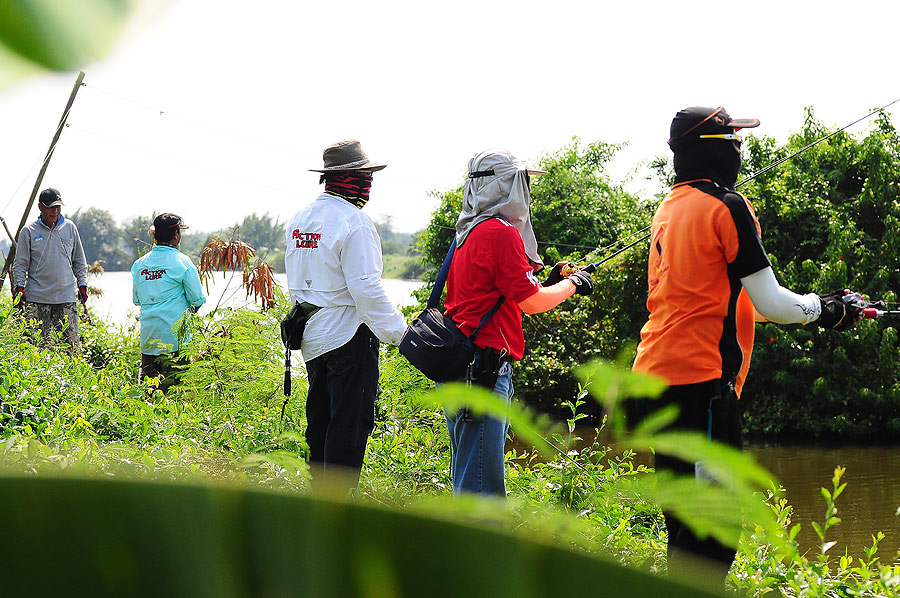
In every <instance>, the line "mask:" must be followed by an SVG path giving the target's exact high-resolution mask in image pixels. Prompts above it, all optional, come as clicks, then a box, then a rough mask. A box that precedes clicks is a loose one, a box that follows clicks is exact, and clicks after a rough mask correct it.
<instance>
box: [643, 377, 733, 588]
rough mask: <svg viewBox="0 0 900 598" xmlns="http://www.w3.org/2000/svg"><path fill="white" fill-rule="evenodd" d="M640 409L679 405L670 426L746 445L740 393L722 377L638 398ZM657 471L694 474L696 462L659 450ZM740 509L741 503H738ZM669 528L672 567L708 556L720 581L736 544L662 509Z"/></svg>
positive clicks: (728, 565)
mask: <svg viewBox="0 0 900 598" xmlns="http://www.w3.org/2000/svg"><path fill="white" fill-rule="evenodd" d="M638 404H639V405H640V406H639V407H638V411H639V412H641V411H642V410H644V411H643V413H646V411H645V410H646V409H657V408H661V407H664V406H667V405H672V404H674V405H677V406H678V408H679V415H678V419H676V420H675V421H674V422H673V423H672V424H671V425H670V426H669V428H668V430H688V431H692V432H700V433H702V434H703V435H704V436H707V435H708V436H709V437H710V438H711V439H712V440H714V441H716V442H719V443H722V444H727V445H729V446H732V447H734V448H737V449H739V450H740V449H742V448H743V432H742V427H743V424H742V421H741V412H740V410H739V409H738V405H737V396H736V395H735V392H734V389H733V387H731V386H730V385H727V384H725V383H724V382H722V381H721V380H709V381H707V382H700V383H697V384H684V385H675V386H670V387H669V388H668V389H666V391H665V392H664V393H663V395H662V397H660V398H659V399H658V400H655V401H651V400H643V401H639V402H638ZM654 460H655V466H656V469H657V471H670V472H672V473H675V474H677V475H690V476H693V475H695V464H694V463H688V462H686V461H682V460H681V459H676V458H674V457H670V456H668V455H662V454H659V453H657V454H656V457H655V459H654ZM735 508H736V509H739V508H740V507H739V506H737V505H736V506H735ZM663 516H664V517H665V520H666V529H668V531H669V545H668V562H669V570H670V571H674V570H675V569H676V568H677V567H679V559H680V558H682V556H683V555H686V556H689V557H691V558H693V557H701V558H703V559H706V560H707V561H708V562H709V563H710V564H712V566H713V567H714V568H715V569H716V570H718V572H719V573H720V575H721V581H722V583H724V581H725V576H727V575H728V570H729V569H730V568H731V564H732V562H733V561H734V556H735V547H732V546H725V545H724V544H721V543H719V542H718V541H717V540H715V539H713V538H710V537H707V538H705V539H700V538H698V537H697V536H696V535H694V533H693V532H692V531H691V530H690V528H689V527H688V526H687V525H685V524H684V523H683V522H682V521H681V520H679V519H678V518H677V517H675V516H674V515H672V514H671V513H669V512H666V511H663Z"/></svg>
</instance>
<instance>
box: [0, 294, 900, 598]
mask: <svg viewBox="0 0 900 598" xmlns="http://www.w3.org/2000/svg"><path fill="white" fill-rule="evenodd" d="M280 315H281V314H279V312H278V309H277V308H276V309H273V310H270V311H269V312H267V313H260V312H258V311H256V310H252V309H244V310H219V311H217V313H216V314H214V315H213V316H204V317H199V316H192V317H191V319H190V320H189V321H188V322H186V325H188V326H191V327H192V328H193V339H194V340H193V341H192V344H191V349H190V355H191V365H190V366H189V367H188V369H187V370H186V371H185V372H184V376H183V378H182V383H181V384H180V385H179V386H176V387H174V388H173V389H172V390H170V392H169V394H168V395H166V396H163V395H162V394H161V393H159V392H158V391H157V390H156V389H155V383H154V381H153V380H149V379H148V380H145V381H138V379H137V365H138V362H139V359H138V347H137V334H136V330H134V329H131V330H125V331H119V330H110V329H108V328H106V327H104V326H102V325H99V326H97V325H95V326H91V325H88V324H85V325H84V330H85V335H86V339H85V341H84V343H83V344H82V347H81V353H80V354H76V355H75V356H74V357H73V356H69V355H67V354H66V353H65V352H63V351H60V350H59V347H56V346H50V347H47V348H38V347H35V346H33V345H31V344H30V343H28V342H25V341H23V340H22V332H23V326H24V323H23V322H22V321H21V319H20V318H19V316H18V314H17V312H16V310H14V308H12V307H11V305H10V304H9V300H8V299H3V300H0V470H2V471H3V472H5V473H6V474H9V473H18V474H20V475H22V474H24V475H47V474H50V475H59V474H60V473H62V474H65V473H75V474H89V475H101V476H104V477H110V476H124V477H139V478H151V479H159V480H171V481H179V480H193V479H200V480H213V481H216V480H221V481H229V482H234V483H239V484H251V485H259V484H262V485H265V486H266V487H269V488H279V489H282V490H284V491H287V492H306V491H307V490H308V488H309V478H308V467H307V464H306V461H305V457H306V450H305V443H304V441H303V437H302V434H301V432H302V430H303V427H304V421H303V416H304V408H303V407H304V405H303V399H302V396H303V394H304V393H303V389H304V384H305V380H304V376H303V368H302V366H301V367H296V368H295V369H294V388H295V389H296V390H295V392H294V396H293V397H292V398H291V400H290V401H289V402H288V404H287V408H286V413H285V417H284V420H282V419H281V418H280V411H281V405H282V396H281V373H282V370H281V365H282V364H281V359H280V357H281V355H282V353H281V351H280V345H279V341H278V336H277V334H278V333H277V327H276V323H277V321H278V319H279V318H280ZM98 355H101V356H102V357H103V359H100V360H97V356H98ZM589 370H591V371H592V372H593V373H586V372H587V370H584V369H582V370H580V371H581V374H580V376H581V380H582V383H583V384H586V385H587V386H586V388H587V389H589V390H590V391H591V392H593V393H595V395H596V396H598V397H601V398H604V400H609V399H610V398H612V399H613V400H614V398H615V396H616V395H617V394H621V393H626V394H629V395H631V394H643V392H642V391H637V392H634V391H633V390H629V387H628V386H627V384H634V382H633V381H631V382H629V381H630V380H631V378H629V377H628V376H626V374H627V371H625V370H624V369H622V368H621V367H620V366H619V367H613V366H603V365H595V366H592V368H589ZM616 372H620V373H616ZM604 379H605V382H604ZM601 382H602V383H601ZM380 383H381V392H380V395H379V398H378V403H377V408H376V427H375V431H374V433H373V435H372V437H371V439H370V442H369V449H368V451H367V456H366V461H365V464H364V468H363V472H362V477H361V481H360V486H359V490H358V491H357V499H358V500H362V501H371V502H375V503H377V504H380V505H386V506H388V507H390V508H399V509H412V510H417V511H423V512H427V513H428V514H429V516H432V517H439V518H448V519H452V520H460V519H462V520H466V521H472V522H481V523H486V524H488V525H491V526H500V527H502V528H503V529H508V530H515V531H516V533H519V534H523V535H525V536H528V537H533V538H540V539H541V541H550V542H553V543H555V544H558V545H562V546H568V547H572V548H575V549H576V550H580V551H586V552H591V553H599V554H603V555H607V556H611V557H613V558H615V559H617V560H618V561H619V562H621V563H622V564H625V565H628V566H633V567H640V568H642V569H646V570H650V571H655V572H664V571H665V569H666V567H665V550H664V547H665V529H664V525H663V522H662V517H661V515H660V512H659V509H658V507H657V506H655V504H654V501H657V500H659V501H662V503H663V504H669V505H671V504H673V503H672V501H675V504H678V503H679V502H680V503H681V504H690V503H694V504H697V505H700V506H701V507H702V508H701V509H700V510H699V515H700V517H701V521H702V520H703V516H705V514H706V513H705V512H706V511H707V510H708V511H709V512H710V513H713V512H715V509H706V507H705V505H709V504H714V503H715V501H717V500H718V501H721V500H725V499H727V498H724V499H723V496H724V497H727V496H730V495H728V494H725V495H720V493H719V492H718V491H716V492H713V490H715V489H714V488H711V489H706V490H704V491H703V492H704V494H703V496H704V499H703V500H702V501H701V500H699V499H697V496H698V494H697V492H698V489H697V488H696V486H695V484H694V482H693V480H689V481H686V482H682V483H681V484H682V485H683V486H684V488H683V489H682V490H680V491H679V490H678V488H679V487H680V486H678V485H673V484H675V483H669V482H666V481H665V480H662V481H659V480H656V481H654V479H653V478H652V477H648V473H649V471H648V470H647V468H646V467H644V466H642V465H637V464H635V460H634V456H635V453H634V450H635V448H640V449H641V450H646V446H647V445H646V444H641V443H646V442H649V441H650V437H641V436H640V435H636V436H632V437H631V440H630V442H631V443H632V444H635V443H636V446H635V447H634V448H629V446H628V445H620V446H619V448H618V449H612V448H610V447H609V446H608V445H607V444H606V441H604V440H601V437H600V436H599V434H600V430H595V431H592V432H590V435H589V436H587V439H588V442H579V443H578V446H579V447H580V448H577V449H576V448H573V447H572V443H573V442H575V441H578V440H581V439H579V438H578V435H579V434H581V435H586V434H587V432H586V430H585V429H584V427H583V426H581V425H580V423H581V422H582V421H583V418H584V416H583V414H581V413H580V412H581V411H582V410H583V409H582V400H583V399H585V398H586V392H585V391H584V390H581V391H580V392H579V394H578V396H577V397H576V398H575V399H574V400H572V401H569V402H567V404H565V405H564V407H565V408H566V409H567V410H568V417H567V422H566V426H565V428H564V429H562V430H557V431H556V432H552V433H551V432H549V431H542V432H540V433H542V434H544V435H545V436H547V437H548V438H552V442H553V443H554V444H555V445H556V447H557V448H556V449H554V451H553V452H550V453H546V452H545V453H543V454H538V453H537V452H535V451H534V450H531V449H527V448H526V449H511V450H510V451H509V452H508V453H507V456H506V461H507V472H508V473H507V479H508V487H509V491H510V499H509V500H508V501H474V502H473V501H465V500H448V499H449V494H450V490H449V489H450V479H449V455H450V445H449V438H448V436H447V432H446V424H445V421H444V415H443V411H442V409H441V408H440V406H439V405H438V404H436V403H435V400H446V398H447V395H446V392H450V393H451V395H452V394H453V393H454V392H455V391H453V390H452V389H450V390H449V391H446V392H445V395H444V397H443V398H440V397H439V398H438V399H435V398H434V394H433V393H431V392H430V389H431V384H429V383H428V382H427V381H426V380H425V379H424V378H422V376H421V375H420V374H419V373H418V372H416V371H415V370H414V369H412V368H411V367H410V366H409V364H408V363H407V362H406V361H405V359H403V358H402V357H401V356H400V355H399V354H398V353H397V351H396V349H393V348H385V349H383V352H382V375H381V382H380ZM447 388H448V387H445V390H446V389H447ZM488 396H490V395H488ZM456 400H457V401H459V400H463V401H466V402H467V403H468V404H471V405H472V407H473V409H476V408H478V405H479V403H478V400H477V397H476V396H474V395H473V396H470V395H459V396H457V397H456ZM523 422H524V423H523ZM576 424H579V427H578V429H577V430H576ZM530 426H531V425H530V424H528V423H527V419H526V420H523V419H522V415H521V414H520V415H517V416H516V419H515V423H514V429H515V430H517V431H519V432H520V433H521V434H522V436H523V438H525V437H526V436H525V435H524V432H525V431H526V430H525V429H527V428H529V427H530ZM613 428H615V424H614V425H613ZM542 429H543V428H538V430H542ZM531 433H532V434H533V432H531ZM642 438H643V440H642ZM654 438H655V439H654V440H652V441H653V442H656V443H662V444H665V443H666V442H669V444H670V445H671V444H672V443H675V444H676V445H677V446H680V447H682V448H683V449H685V450H707V448H702V449H698V447H699V446H700V445H696V444H694V446H693V449H691V445H692V443H691V442H689V441H685V440H684V439H682V438H678V439H670V440H668V441H666V439H665V438H664V437H662V436H656V437H654ZM662 444H661V445H662ZM720 456H721V455H720ZM738 457H741V459H743V460H742V461H737V460H735V459H737V458H738ZM725 458H726V461H724V462H727V463H730V464H732V465H733V467H731V466H730V469H732V470H733V473H734V475H736V476H738V477H735V478H734V481H735V483H736V484H737V486H742V485H743V484H744V482H741V480H742V479H743V478H742V477H740V476H746V475H748V474H750V473H752V472H753V471H757V473H753V474H752V475H753V476H755V477H758V476H759V475H760V474H759V473H758V470H754V469H753V468H749V469H748V467H749V465H747V464H746V463H747V462H746V458H747V455H743V456H741V455H735V456H726V457H725ZM711 462H714V459H713V460H712V461H711ZM742 463H745V464H742ZM728 486H731V484H729V485H728ZM723 490H725V491H726V492H730V490H729V489H728V488H725V487H723ZM837 494H838V492H836V491H835V492H833V493H832V496H833V498H835V499H836V498H837ZM742 496H743V497H744V498H742V499H741V500H743V501H749V502H746V504H747V506H748V508H752V505H753V504H754V503H756V504H757V505H758V506H757V508H756V515H753V516H750V517H748V521H750V522H751V524H750V525H749V527H747V529H746V531H745V534H744V536H743V540H742V545H741V554H740V555H739V558H738V561H737V564H736V566H735V568H734V569H733V571H732V574H731V576H730V578H729V579H730V581H729V584H731V585H733V586H735V587H738V588H741V589H742V590H743V591H745V593H746V594H747V595H753V596H762V595H764V594H765V593H766V592H769V591H772V590H773V589H775V590H776V591H780V592H782V595H785V596H795V595H796V596H799V595H806V593H804V592H807V591H808V588H816V589H818V588H821V587H837V586H841V587H846V588H850V589H854V588H857V587H858V588H860V589H864V590H866V591H871V592H876V593H872V594H862V593H861V594H859V595H877V592H881V593H882V594H881V595H896V588H897V584H898V580H900V571H897V570H896V569H897V568H896V567H895V568H891V567H890V566H887V565H882V564H881V563H880V562H878V561H877V559H875V557H874V556H873V555H874V551H875V550H876V549H877V546H876V547H873V549H872V550H871V551H868V552H871V553H872V554H869V553H868V552H867V555H866V557H865V558H864V559H861V560H860V561H859V562H857V561H853V560H851V559H849V557H846V556H845V557H842V558H841V559H840V560H835V559H833V558H829V559H825V560H824V561H823V560H822V559H806V558H805V557H802V556H800V553H799V551H798V549H797V547H796V545H795V544H793V545H792V544H791V543H790V542H791V541H793V538H794V537H795V536H796V532H795V531H793V528H791V529H788V527H789V524H790V521H789V517H787V516H786V513H787V514H789V507H788V506H787V504H786V503H784V502H783V499H778V501H780V502H778V501H776V502H772V498H771V496H770V505H771V507H768V508H771V509H773V511H772V513H773V514H772V515H771V516H769V517H764V516H761V515H759V509H760V508H766V507H764V505H762V503H761V502H760V499H759V498H753V496H752V494H749V493H747V492H743V494H742ZM727 500H731V499H727ZM706 501H710V502H706ZM776 506H777V509H776V508H775V507H776ZM695 514H696V513H695ZM767 520H768V521H769V523H766V521H767ZM828 521H830V522H831V523H830V524H829V523H828ZM772 522H775V523H776V524H777V525H776V526H775V527H773V525H772ZM834 523H835V521H834V520H833V514H832V515H829V517H828V518H827V519H826V524H825V525H823V527H822V530H823V536H822V538H823V544H824V543H827V542H826V540H825V539H824V533H825V532H827V529H828V527H830V526H831V525H834ZM701 525H705V526H710V525H714V523H713V522H712V521H707V522H706V523H701ZM707 529H714V528H709V527H707ZM779 530H781V531H780V532H779ZM782 536H783V537H782ZM785 542H787V544H785ZM792 546H793V548H792ZM785 571H787V573H779V572H785Z"/></svg>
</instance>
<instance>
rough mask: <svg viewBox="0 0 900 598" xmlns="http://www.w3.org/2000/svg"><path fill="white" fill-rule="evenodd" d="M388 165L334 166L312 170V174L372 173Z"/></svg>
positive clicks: (369, 163) (371, 163) (373, 163)
mask: <svg viewBox="0 0 900 598" xmlns="http://www.w3.org/2000/svg"><path fill="white" fill-rule="evenodd" d="M386 166H387V164H376V163H375V162H366V163H365V164H361V165H360V166H350V167H348V166H332V167H330V168H310V169H309V171H310V172H321V173H325V172H349V171H351V170H371V171H372V172H375V171H378V170H383V169H384V168H385V167H386Z"/></svg>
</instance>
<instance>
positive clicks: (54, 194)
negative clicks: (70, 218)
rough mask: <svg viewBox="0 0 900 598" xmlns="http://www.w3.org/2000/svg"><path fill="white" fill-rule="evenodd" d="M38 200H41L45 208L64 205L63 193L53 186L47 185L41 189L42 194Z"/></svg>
mask: <svg viewBox="0 0 900 598" xmlns="http://www.w3.org/2000/svg"><path fill="white" fill-rule="evenodd" d="M38 201H39V202H41V205H42V206H44V207H45V208H52V207H53V206H61V205H63V200H62V195H61V194H60V192H59V191H57V190H56V189H54V188H53V187H47V188H46V189H44V190H43V191H41V196H40V197H39V198H38Z"/></svg>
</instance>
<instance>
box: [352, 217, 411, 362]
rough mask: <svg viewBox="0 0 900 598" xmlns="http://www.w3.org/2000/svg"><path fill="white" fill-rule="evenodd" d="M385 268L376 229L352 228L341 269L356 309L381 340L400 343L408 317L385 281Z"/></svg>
mask: <svg viewBox="0 0 900 598" xmlns="http://www.w3.org/2000/svg"><path fill="white" fill-rule="evenodd" d="M382 267H383V266H382V261H381V242H380V240H379V239H378V233H377V232H375V230H374V228H372V229H371V230H370V229H369V228H358V229H356V230H354V231H351V232H350V234H349V235H348V236H347V238H346V239H345V241H344V246H343V247H342V249H341V269H342V270H343V271H344V277H345V279H346V281H347V290H349V291H350V295H351V296H352V297H353V301H354V303H356V312H357V314H358V315H359V319H360V320H362V321H363V323H364V324H365V325H366V326H368V327H369V330H371V331H372V333H373V334H374V335H375V336H377V337H378V340H380V341H382V342H385V343H390V344H392V345H399V344H400V339H401V338H402V337H403V333H404V332H406V320H405V319H404V318H403V314H401V313H400V310H398V309H397V308H396V307H394V304H393V303H391V301H390V299H388V297H387V293H386V292H385V290H384V285H382V284H381V272H382Z"/></svg>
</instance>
